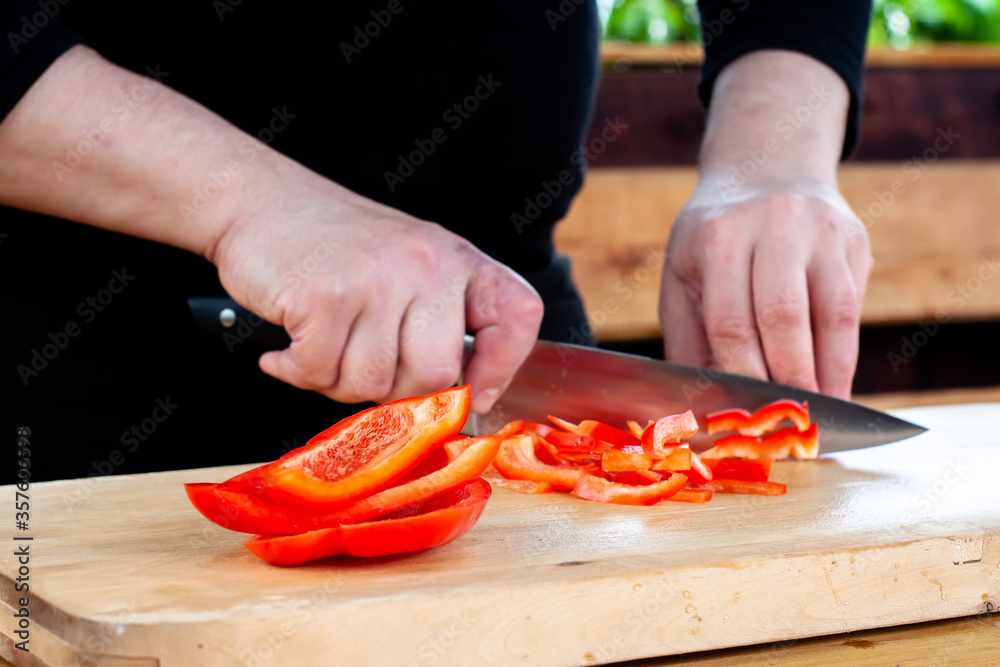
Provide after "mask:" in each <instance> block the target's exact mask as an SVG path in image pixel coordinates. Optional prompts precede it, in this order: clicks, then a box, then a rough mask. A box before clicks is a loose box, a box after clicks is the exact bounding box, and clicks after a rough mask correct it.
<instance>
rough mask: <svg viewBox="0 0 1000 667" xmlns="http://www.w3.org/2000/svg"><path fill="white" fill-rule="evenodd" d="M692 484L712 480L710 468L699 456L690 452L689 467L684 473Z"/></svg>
mask: <svg viewBox="0 0 1000 667" xmlns="http://www.w3.org/2000/svg"><path fill="white" fill-rule="evenodd" d="M685 474H686V475H687V476H688V477H689V478H690V479H691V483H692V484H704V483H705V482H711V481H712V469H711V468H709V467H708V466H707V465H705V463H704V462H703V461H702V460H701V457H700V456H698V455H697V454H695V453H694V452H691V469H690V470H689V471H688V472H686V473H685Z"/></svg>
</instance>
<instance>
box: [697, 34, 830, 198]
mask: <svg viewBox="0 0 1000 667" xmlns="http://www.w3.org/2000/svg"><path fill="white" fill-rule="evenodd" d="M849 103H850V94H849V92H848V89H847V86H846V85H845V84H844V82H843V80H842V79H841V78H840V76H839V75H837V73H836V72H834V71H833V70H832V69H830V68H829V67H827V66H826V65H824V64H822V63H820V62H819V61H817V60H814V59H813V58H810V57H809V56H805V55H803V54H800V53H796V52H792V51H776V50H775V51H756V52H753V53H750V54H748V55H746V56H743V57H742V58H739V59H737V60H735V61H733V62H732V63H731V64H730V65H729V66H728V67H726V68H725V69H724V70H723V71H722V73H721V74H720V75H719V77H718V79H717V80H716V83H715V88H714V92H713V95H712V106H711V109H710V111H709V114H708V121H707V127H706V132H705V139H704V142H703V145H702V153H701V183H700V185H701V186H702V188H705V187H707V188H708V189H709V190H711V191H716V192H717V191H718V190H719V189H723V190H729V191H732V190H734V189H736V188H739V189H743V190H745V191H746V192H749V191H751V190H754V189H757V188H760V187H767V186H772V185H775V184H780V183H790V182H798V183H800V184H801V183H804V182H813V183H817V184H821V185H824V186H827V185H835V184H836V171H837V165H838V162H839V159H840V154H841V150H842V147H843V142H844V127H845V123H846V117H847V110H848V105H849Z"/></svg>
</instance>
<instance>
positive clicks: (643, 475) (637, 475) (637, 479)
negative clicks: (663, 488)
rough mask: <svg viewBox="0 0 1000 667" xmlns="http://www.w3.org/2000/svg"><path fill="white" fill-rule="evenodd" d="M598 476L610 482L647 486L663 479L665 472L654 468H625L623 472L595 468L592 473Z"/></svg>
mask: <svg viewBox="0 0 1000 667" xmlns="http://www.w3.org/2000/svg"><path fill="white" fill-rule="evenodd" d="M590 474H591V475H596V476H597V477H603V478H604V479H606V480H608V481H609V482H617V483H618V484H631V485H632V486H647V485H649V484H653V483H655V482H659V481H661V480H662V479H663V473H660V472H655V471H653V470H625V471H622V472H607V471H604V470H594V471H593V472H591V473H590Z"/></svg>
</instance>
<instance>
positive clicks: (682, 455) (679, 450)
mask: <svg viewBox="0 0 1000 667" xmlns="http://www.w3.org/2000/svg"><path fill="white" fill-rule="evenodd" d="M652 469H653V470H670V471H674V472H676V471H679V470H685V471H686V470H690V469H691V448H690V447H688V445H687V444H683V445H674V446H673V447H667V448H661V450H660V457H659V459H655V460H654V461H653V466H652Z"/></svg>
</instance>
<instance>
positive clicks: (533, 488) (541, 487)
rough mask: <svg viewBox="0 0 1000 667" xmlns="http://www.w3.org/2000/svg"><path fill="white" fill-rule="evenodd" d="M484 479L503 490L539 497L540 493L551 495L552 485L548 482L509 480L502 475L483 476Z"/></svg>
mask: <svg viewBox="0 0 1000 667" xmlns="http://www.w3.org/2000/svg"><path fill="white" fill-rule="evenodd" d="M483 479H485V480H486V481H488V482H489V483H490V486H494V487H496V486H499V487H500V488H501V489H508V490H510V491H517V492H518V493H527V494H528V495H537V494H540V493H550V492H551V491H552V485H551V484H549V483H548V482H533V481H531V480H530V479H507V478H506V477H502V476H500V475H495V474H494V475H489V476H485V475H484V476H483Z"/></svg>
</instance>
